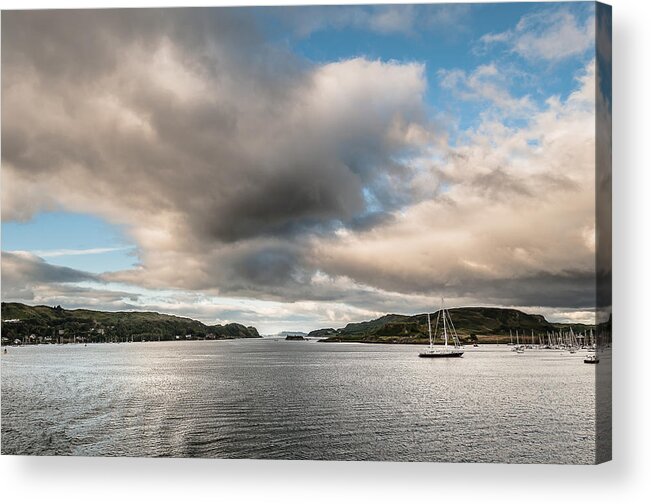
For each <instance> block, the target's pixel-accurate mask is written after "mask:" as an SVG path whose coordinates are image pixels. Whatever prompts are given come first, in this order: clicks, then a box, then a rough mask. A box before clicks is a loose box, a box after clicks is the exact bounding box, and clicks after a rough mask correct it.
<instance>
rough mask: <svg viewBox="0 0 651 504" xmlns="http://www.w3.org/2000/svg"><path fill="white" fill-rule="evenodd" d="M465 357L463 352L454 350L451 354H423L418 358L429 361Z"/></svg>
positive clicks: (434, 352)
mask: <svg viewBox="0 0 651 504" xmlns="http://www.w3.org/2000/svg"><path fill="white" fill-rule="evenodd" d="M462 355H463V351H461V350H458V351H457V350H453V351H451V352H436V351H433V352H422V353H419V354H418V357H425V358H428V359H440V358H451V357H461V356H462Z"/></svg>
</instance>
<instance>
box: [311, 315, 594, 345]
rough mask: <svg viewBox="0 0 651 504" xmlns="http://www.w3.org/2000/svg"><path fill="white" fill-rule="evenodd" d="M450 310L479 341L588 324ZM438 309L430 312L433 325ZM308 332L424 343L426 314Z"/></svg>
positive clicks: (465, 336)
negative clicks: (435, 311)
mask: <svg viewBox="0 0 651 504" xmlns="http://www.w3.org/2000/svg"><path fill="white" fill-rule="evenodd" d="M449 311H450V317H451V318H452V322H453V323H454V326H455V328H456V330H457V332H458V334H459V337H460V338H461V339H462V340H466V341H468V340H469V339H470V338H471V335H476V336H477V339H478V340H479V342H495V341H500V342H507V341H508V340H509V331H512V332H513V334H515V331H518V332H519V333H520V334H521V335H525V336H526V337H527V338H528V337H530V335H531V331H532V330H533V331H534V334H536V335H537V334H546V333H547V331H558V330H559V329H567V328H569V327H570V326H571V327H572V328H573V329H574V331H584V330H586V329H588V328H589V326H585V325H583V324H571V325H570V324H554V323H551V322H548V321H547V320H545V318H544V317H543V316H542V315H530V314H528V313H524V312H522V311H519V310H513V309H507V308H475V307H472V308H453V309H451V310H449ZM437 315H438V312H437V313H434V314H433V315H432V325H434V324H435V322H436V317H437ZM310 336H316V337H319V336H320V337H324V336H325V337H326V340H325V341H362V342H369V343H425V342H427V341H428V334H427V314H421V315H411V316H409V315H385V316H383V317H380V318H378V319H375V320H371V321H368V322H359V323H354V324H348V325H347V326H346V327H344V328H342V329H338V330H318V331H313V332H312V333H310Z"/></svg>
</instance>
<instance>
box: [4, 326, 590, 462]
mask: <svg viewBox="0 0 651 504" xmlns="http://www.w3.org/2000/svg"><path fill="white" fill-rule="evenodd" d="M420 349H421V347H418V346H410V345H371V344H361V343H320V342H316V341H284V340H279V339H266V338H265V339H257V340H231V341H194V342H161V343H154V342H151V343H123V344H94V345H88V346H84V345H80V344H77V345H41V346H32V347H23V348H18V347H11V348H9V350H8V353H7V354H4V355H2V404H1V409H2V453H3V454H36V455H86V456H129V457H212V458H251V459H253V458H256V459H258V458H266V459H315V460H391V461H439V462H514V463H515V462H518V463H567V464H576V463H585V464H589V463H593V462H594V458H595V366H594V365H592V366H590V365H586V364H583V357H584V352H579V353H577V354H570V353H568V352H561V351H551V350H527V351H526V352H525V353H524V354H521V355H519V354H516V353H515V352H511V351H510V347H508V346H506V345H499V346H494V345H493V346H488V345H486V346H481V347H479V348H476V347H466V353H465V354H464V356H463V357H462V358H460V359H419V358H418V351H419V350H420Z"/></svg>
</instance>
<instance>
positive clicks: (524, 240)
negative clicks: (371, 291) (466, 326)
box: [315, 61, 595, 307]
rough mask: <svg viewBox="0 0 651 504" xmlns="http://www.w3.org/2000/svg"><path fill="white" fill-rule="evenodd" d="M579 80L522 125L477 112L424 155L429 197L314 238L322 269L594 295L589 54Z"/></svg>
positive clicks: (517, 291) (461, 292)
mask: <svg viewBox="0 0 651 504" xmlns="http://www.w3.org/2000/svg"><path fill="white" fill-rule="evenodd" d="M577 85H578V86H577V89H576V90H575V92H573V93H572V94H571V95H570V96H569V97H568V99H567V100H565V101H560V100H559V99H558V98H554V97H552V98H550V99H549V100H548V102H547V105H546V107H545V108H544V109H543V110H540V111H538V112H536V113H535V114H533V115H532V117H531V118H530V120H529V121H528V122H527V124H526V126H524V127H520V128H516V127H506V126H505V125H504V124H502V123H500V122H497V121H495V119H493V118H491V117H487V118H485V119H484V120H483V121H482V123H481V124H480V125H479V126H478V127H477V129H475V130H470V131H468V132H467V133H466V136H465V138H464V139H462V141H460V142H458V145H456V146H451V147H450V149H449V152H448V154H447V156H446V157H445V158H444V159H443V160H442V161H440V162H439V163H437V164H435V165H434V166H432V174H433V176H434V177H437V178H439V179H443V180H445V181H446V190H445V191H444V192H442V193H441V194H440V195H439V197H437V198H433V199H428V200H424V201H422V202H419V203H416V204H414V205H412V206H410V207H409V208H406V209H404V210H403V211H401V212H400V213H398V214H396V216H395V218H394V219H393V220H392V221H390V222H387V223H386V224H383V225H380V226H377V227H374V228H372V229H370V230H367V231H364V232H361V233H355V234H353V233H349V234H339V235H338V236H336V237H334V238H331V239H328V240H325V241H320V242H319V244H318V246H316V247H315V250H317V252H316V253H317V256H318V258H317V262H318V264H319V265H320V267H321V269H322V270H323V271H324V272H325V273H326V274H330V275H335V274H342V275H346V276H348V277H350V278H352V279H355V280H356V281H357V282H360V283H362V284H367V285H371V286H374V287H377V288H380V289H386V290H392V291H399V292H404V293H416V292H420V293H423V294H434V293H436V292H444V293H446V295H449V296H451V297H458V298H466V299H467V298H472V297H474V298H475V299H483V300H486V299H488V300H493V301H497V300H501V301H502V302H503V303H504V304H511V305H526V304H535V305H538V306H540V305H543V304H546V305H549V306H582V307H589V306H593V305H594V299H595V290H594V289H595V269H594V268H595V264H594V241H593V240H591V239H590V232H587V231H586V230H588V231H589V230H593V229H594V225H595V203H594V187H595V186H594V183H595V137H594V127H595V116H594V106H595V104H594V89H595V65H594V61H593V62H591V63H590V64H589V65H588V66H587V67H586V69H585V73H584V74H583V75H582V76H581V77H580V78H579V79H578V80H577ZM586 233H587V234H586ZM396 258H399V260H396Z"/></svg>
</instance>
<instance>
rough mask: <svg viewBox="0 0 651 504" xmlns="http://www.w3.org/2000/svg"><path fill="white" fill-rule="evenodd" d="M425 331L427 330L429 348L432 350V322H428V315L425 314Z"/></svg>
mask: <svg viewBox="0 0 651 504" xmlns="http://www.w3.org/2000/svg"><path fill="white" fill-rule="evenodd" d="M427 329H428V330H429V347H430V348H432V346H433V343H432V321H431V320H430V317H429V313H428V314H427Z"/></svg>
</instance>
